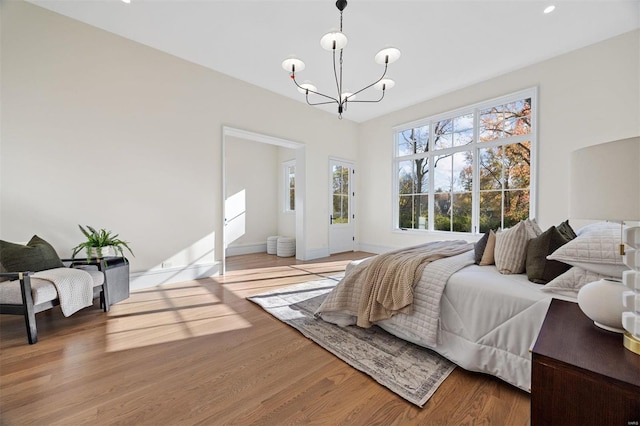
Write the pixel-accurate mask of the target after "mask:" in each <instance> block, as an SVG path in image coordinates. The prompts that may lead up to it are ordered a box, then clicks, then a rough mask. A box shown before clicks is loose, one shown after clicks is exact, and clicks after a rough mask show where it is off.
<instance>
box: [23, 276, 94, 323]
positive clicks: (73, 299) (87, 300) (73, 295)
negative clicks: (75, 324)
mask: <svg viewBox="0 0 640 426" xmlns="http://www.w3.org/2000/svg"><path fill="white" fill-rule="evenodd" d="M32 278H38V279H41V280H46V281H50V282H51V283H53V285H54V286H55V287H56V290H57V291H58V299H59V300H60V308H61V309H62V313H63V314H64V316H65V317H68V316H69V315H71V314H74V313H76V312H77V311H79V310H80V309H82V308H86V307H87V306H91V305H92V304H93V278H91V275H90V274H89V273H88V272H86V271H83V270H81V269H74V268H55V269H47V270H45V271H40V272H36V273H35V274H33V275H32Z"/></svg>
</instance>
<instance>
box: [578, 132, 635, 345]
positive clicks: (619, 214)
mask: <svg viewBox="0 0 640 426" xmlns="http://www.w3.org/2000/svg"><path fill="white" fill-rule="evenodd" d="M569 188H570V190H569V192H570V198H569V217H571V218H576V219H593V220H607V221H613V222H618V223H620V226H621V229H622V227H623V225H624V222H625V221H640V137H634V138H629V139H621V140H618V141H614V142H608V143H604V144H600V145H593V146H589V147H586V148H582V149H579V150H577V151H574V152H572V153H571V159H570V175H569ZM625 244H626V245H627V246H628V247H630V248H628V247H626V246H625ZM620 256H623V262H624V263H625V265H627V266H629V268H631V270H629V271H625V272H624V275H623V282H617V281H610V280H600V281H596V282H593V283H589V284H587V285H585V286H584V287H583V288H582V289H580V292H579V293H578V304H579V305H580V308H581V309H582V311H583V312H584V313H585V314H586V315H587V316H588V317H589V318H591V319H592V320H593V321H594V323H595V324H596V325H598V326H599V327H602V328H604V329H607V330H610V331H617V332H620V333H624V345H625V347H626V348H627V349H629V350H631V351H633V352H635V353H640V227H630V228H626V229H624V232H622V235H621V245H620Z"/></svg>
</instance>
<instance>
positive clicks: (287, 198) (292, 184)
mask: <svg viewBox="0 0 640 426" xmlns="http://www.w3.org/2000/svg"><path fill="white" fill-rule="evenodd" d="M283 166H284V194H285V195H284V197H283V198H284V211H285V212H293V211H295V210H296V162H295V160H291V161H286V162H284V163H283Z"/></svg>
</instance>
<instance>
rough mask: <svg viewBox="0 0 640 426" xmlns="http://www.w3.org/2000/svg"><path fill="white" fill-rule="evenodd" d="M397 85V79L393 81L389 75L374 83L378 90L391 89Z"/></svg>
mask: <svg viewBox="0 0 640 426" xmlns="http://www.w3.org/2000/svg"><path fill="white" fill-rule="evenodd" d="M395 85H396V82H395V81H393V80H392V79H390V78H389V77H385V78H383V79H382V80H380V81H379V82H377V83H376V84H374V85H373V88H374V89H377V90H386V89H391V88H392V87H393V86H395Z"/></svg>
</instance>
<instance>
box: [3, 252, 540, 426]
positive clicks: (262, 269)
mask: <svg viewBox="0 0 640 426" xmlns="http://www.w3.org/2000/svg"><path fill="white" fill-rule="evenodd" d="M366 256H369V254H368V253H346V254H340V255H334V256H331V257H329V258H326V259H319V260H316V261H313V262H300V261H296V260H295V259H292V258H278V257H277V256H270V255H266V254H255V255H244V256H236V257H235V258H229V259H228V261H227V266H228V273H227V274H226V275H225V276H215V277H209V278H205V279H201V280H195V281H189V282H184V283H178V284H172V285H166V286H161V287H157V288H151V289H143V290H139V291H134V292H132V294H131V297H130V298H129V299H127V300H125V301H122V302H120V303H118V304H116V305H114V306H113V307H112V309H111V310H110V312H108V313H103V312H102V311H101V310H100V309H99V307H98V306H97V304H96V306H94V307H91V308H86V309H83V310H81V311H80V312H78V313H76V314H74V315H73V316H72V317H70V318H65V317H64V316H63V315H62V313H61V312H60V310H59V308H54V309H53V310H50V311H47V312H43V313H41V314H38V315H37V321H38V331H39V333H38V334H39V336H40V340H39V342H38V343H37V344H35V345H28V344H27V342H26V335H25V330H24V322H23V321H22V318H20V317H18V316H11V315H1V316H0V395H1V398H0V423H1V424H3V425H18V424H51V425H56V424H60V425H75V424H97V425H110V424H136V425H193V424H202V425H212V424H214V425H218V424H241V425H249V424H268V425H273V424H349V425H361V424H367V425H374V424H384V425H391V424H427V423H428V424H434V425H438V424H441V425H447V424H465V423H486V424H499V425H501V424H522V425H527V424H529V409H530V399H529V395H528V394H526V393H525V392H522V391H520V390H518V389H516V388H514V387H512V386H510V385H507V384H506V383H504V382H502V381H500V380H498V379H496V378H494V377H490V376H487V375H483V374H475V373H470V372H466V371H464V370H462V369H460V368H458V369H456V370H455V371H454V372H453V373H452V374H451V376H449V378H447V380H446V381H445V382H444V383H443V384H442V386H441V387H440V388H439V389H438V391H437V392H436V393H435V394H434V396H433V397H432V398H431V400H430V401H429V402H428V403H427V404H426V406H425V407H424V408H422V409H420V408H418V407H415V406H413V405H412V404H410V403H408V402H406V401H404V400H403V399H401V398H399V397H398V396H397V395H395V394H394V393H392V392H391V391H389V390H387V389H386V388H384V387H382V386H381V385H379V384H377V383H376V382H375V381H374V380H373V379H371V378H370V377H368V376H367V375H365V374H363V373H361V372H360V371H357V370H355V369H353V368H352V367H350V366H348V365H347V364H346V363H344V362H342V361H341V360H339V359H338V358H336V357H335V356H333V355H332V354H330V353H329V352H327V351H325V350H324V349H322V348H321V347H320V346H318V345H316V344H314V343H313V342H311V341H310V340H308V339H306V338H305V337H304V336H302V335H301V334H300V333H299V332H297V331H296V330H294V329H293V328H291V327H288V326H287V325H285V324H283V323H281V322H280V321H278V320H276V319H275V318H273V317H271V316H270V315H269V314H267V313H266V312H265V311H263V310H262V309H261V308H260V307H258V306H257V305H255V304H253V303H251V302H249V301H247V300H246V299H245V298H246V297H247V296H249V295H252V294H257V293H261V292H264V291H267V290H270V289H275V288H280V287H284V286H287V285H291V284H295V283H299V282H305V281H310V280H316V279H320V278H322V277H325V276H335V275H336V274H340V273H342V272H343V271H344V268H345V267H346V265H347V263H348V262H349V261H350V260H351V259H360V258H364V257H366Z"/></svg>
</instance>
